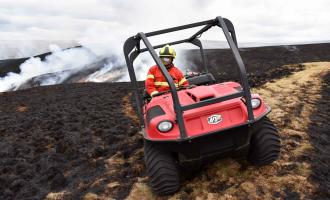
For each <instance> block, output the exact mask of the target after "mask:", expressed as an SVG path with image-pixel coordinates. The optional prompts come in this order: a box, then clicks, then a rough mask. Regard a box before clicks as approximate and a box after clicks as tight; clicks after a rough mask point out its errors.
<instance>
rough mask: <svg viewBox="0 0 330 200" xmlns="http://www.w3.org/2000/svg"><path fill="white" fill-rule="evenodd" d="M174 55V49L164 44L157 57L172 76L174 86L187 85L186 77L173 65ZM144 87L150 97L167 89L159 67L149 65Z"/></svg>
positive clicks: (167, 86)
mask: <svg viewBox="0 0 330 200" xmlns="http://www.w3.org/2000/svg"><path fill="white" fill-rule="evenodd" d="M175 57H176V53H175V50H174V49H173V48H172V47H171V46H170V45H165V46H164V47H163V48H162V49H161V50H160V51H159V58H160V59H161V61H162V63H163V64H164V65H165V67H166V69H167V71H168V73H169V74H170V75H171V77H172V78H173V81H174V84H175V86H176V88H179V87H182V86H188V85H189V83H188V81H187V80H186V78H185V77H184V76H183V73H182V72H181V71H180V70H179V69H178V68H177V67H175V66H174V65H173V59H174V58H175ZM145 87H146V90H147V92H148V94H149V95H150V96H151V97H152V96H153V95H155V94H157V93H158V92H162V91H166V90H169V89H170V87H169V85H168V83H167V81H166V79H165V77H164V76H163V74H162V72H161V70H160V68H159V67H158V66H157V65H155V66H152V67H150V69H149V71H148V75H147V79H146V81H145Z"/></svg>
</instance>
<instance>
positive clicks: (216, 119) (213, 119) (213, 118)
mask: <svg viewBox="0 0 330 200" xmlns="http://www.w3.org/2000/svg"><path fill="white" fill-rule="evenodd" d="M221 121H222V117H221V115H212V116H210V117H208V118H207V122H208V123H209V124H218V123H220V122H221Z"/></svg>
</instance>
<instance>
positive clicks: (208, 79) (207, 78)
mask: <svg viewBox="0 0 330 200" xmlns="http://www.w3.org/2000/svg"><path fill="white" fill-rule="evenodd" d="M186 79H187V81H188V82H189V85H210V84H214V83H215V79H214V77H213V75H212V74H210V73H205V74H200V75H197V76H192V77H186Z"/></svg>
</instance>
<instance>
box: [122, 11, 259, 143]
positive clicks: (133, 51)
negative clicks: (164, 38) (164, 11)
mask: <svg viewBox="0 0 330 200" xmlns="http://www.w3.org/2000/svg"><path fill="white" fill-rule="evenodd" d="M199 26H204V27H203V28H202V29H200V30H199V31H198V32H196V33H195V34H194V35H192V36H191V37H189V38H188V39H184V40H178V41H174V42H169V43H164V44H160V45H156V46H152V45H151V44H150V42H149V40H148V37H151V36H155V35H161V34H165V33H170V32H175V31H180V30H184V29H190V28H194V27H199ZM213 26H218V27H220V28H221V29H222V30H223V33H224V35H225V37H226V39H227V42H228V44H229V46H230V49H231V51H232V53H233V55H234V58H235V60H236V63H237V65H238V67H239V72H240V80H241V84H242V87H243V90H242V91H238V92H236V93H233V94H230V95H226V96H223V97H217V98H212V99H207V100H205V101H200V102H197V103H194V104H190V105H186V106H181V104H180V100H179V98H178V94H177V90H176V87H175V85H174V81H173V79H172V78H171V76H170V74H169V73H168V72H167V70H166V68H165V66H164V65H163V63H162V62H161V60H160V59H159V57H158V55H157V53H156V51H155V49H157V48H161V47H163V46H164V45H166V44H169V45H176V44H181V43H186V42H188V43H191V44H193V45H196V46H198V47H199V48H200V51H201V54H202V60H203V64H204V67H205V69H206V71H207V66H206V59H205V54H204V50H203V46H202V43H201V41H200V40H199V39H198V37H199V36H200V35H201V34H202V33H204V32H206V31H208V30H209V29H210V28H211V27H213ZM141 41H142V42H143V43H144V45H145V46H146V48H143V49H141V48H140V42H141ZM123 50H124V55H125V60H126V64H127V68H128V73H129V76H130V79H131V83H132V89H133V92H134V96H135V99H136V103H137V110H138V115H139V120H140V125H141V127H142V128H144V127H145V124H144V120H143V113H142V108H143V102H142V98H141V95H140V93H139V92H138V84H137V80H136V76H135V70H134V66H133V62H134V60H135V59H136V58H137V57H138V56H139V54H140V53H142V52H145V51H149V53H150V54H151V56H152V58H153V60H154V61H155V62H156V64H157V65H158V66H159V67H160V70H161V72H162V74H163V75H164V77H165V79H166V81H167V82H168V84H169V87H170V91H171V94H172V99H173V106H174V110H175V112H176V119H177V123H178V125H179V130H180V139H181V140H184V139H186V138H187V134H186V129H185V126H184V120H183V112H184V111H186V110H191V109H195V108H199V107H203V106H206V105H210V104H214V103H219V102H222V101H226V100H230V99H234V98H237V97H244V98H245V100H246V101H245V102H246V107H247V112H248V122H247V123H248V124H250V123H252V122H253V121H254V115H253V111H252V105H251V93H250V87H249V84H248V80H247V75H246V69H245V66H244V63H243V60H242V58H241V56H240V54H239V51H238V47H237V40H236V34H235V29H234V26H233V24H232V22H231V21H230V20H228V19H226V18H222V17H220V16H218V17H216V18H215V19H212V20H207V21H202V22H197V23H192V24H187V25H182V26H177V27H173V28H168V29H163V30H159V31H154V32H149V33H143V32H139V33H138V34H137V35H135V36H132V37H130V38H128V39H127V40H126V41H125V43H124V48H123Z"/></svg>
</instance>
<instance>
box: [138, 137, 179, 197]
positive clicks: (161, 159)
mask: <svg viewBox="0 0 330 200" xmlns="http://www.w3.org/2000/svg"><path fill="white" fill-rule="evenodd" d="M144 159H145V163H146V167H147V173H148V176H149V179H150V185H151V188H152V189H153V191H154V192H155V193H156V194H157V195H161V196H163V195H169V194H173V193H175V192H176V191H178V189H179V187H180V178H179V173H178V165H177V162H176V160H175V158H174V156H173V154H172V153H171V152H166V151H163V150H160V149H157V148H155V145H153V144H151V143H150V142H145V143H144Z"/></svg>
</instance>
